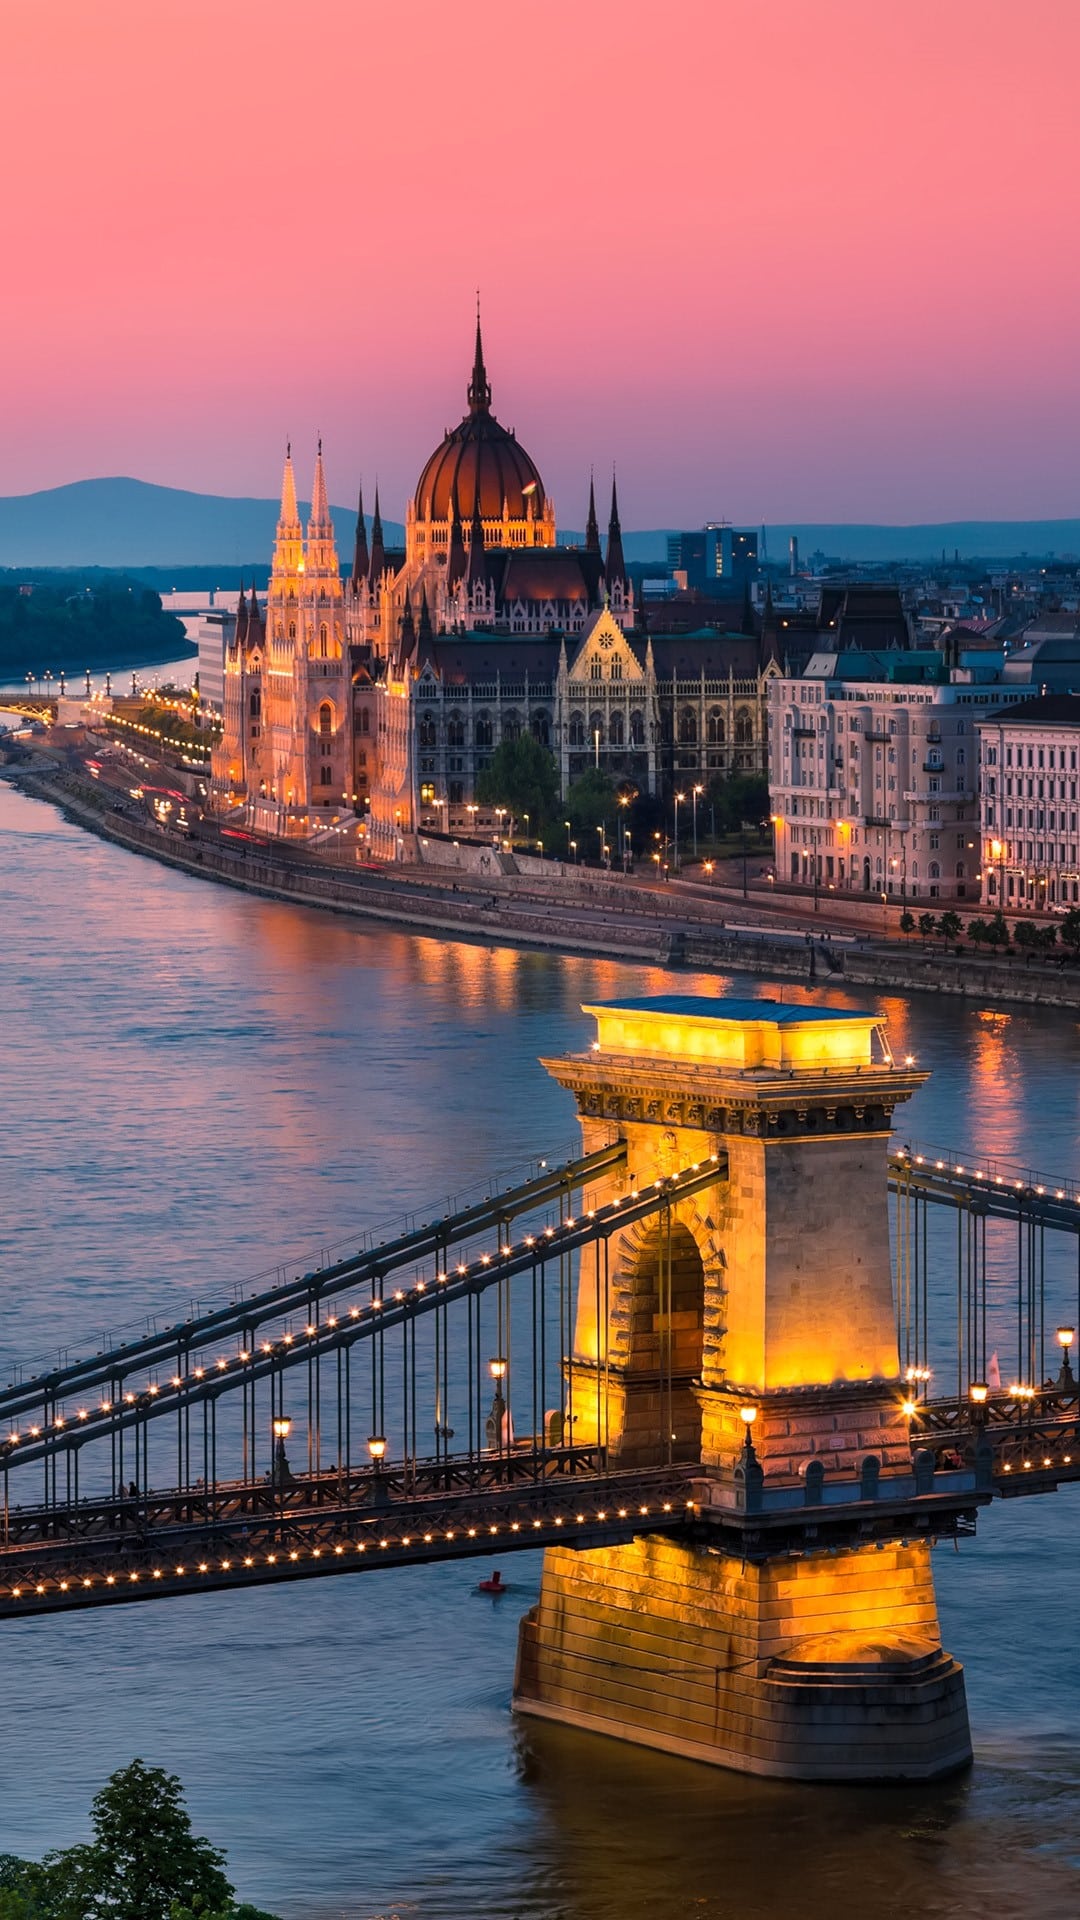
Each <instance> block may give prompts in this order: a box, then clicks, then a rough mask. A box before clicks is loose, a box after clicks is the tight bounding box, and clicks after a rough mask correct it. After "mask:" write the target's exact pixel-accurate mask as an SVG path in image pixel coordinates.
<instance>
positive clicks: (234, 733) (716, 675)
mask: <svg viewBox="0 0 1080 1920" xmlns="http://www.w3.org/2000/svg"><path fill="white" fill-rule="evenodd" d="M775 671H776V670H775V668H772V669H765V670H763V667H762V649H761V643H760V639H759V638H758V637H757V636H756V635H754V634H753V633H750V634H748V633H747V632H745V631H744V632H743V633H741V634H736V635H722V634H720V633H719V632H718V630H717V629H716V628H715V627H709V628H706V629H704V630H702V632H700V633H698V634H680V635H652V634H649V633H647V632H646V631H645V629H644V624H643V622H642V621H641V618H640V610H639V608H638V606H637V603H636V598H635V593H634V589H633V585H632V583H631V581H630V580H629V578H628V575H627V571H626V566H625V561H624V557H623V544H622V530H621V525H620V520H619V507H618V497H617V493H616V488H615V483H614V481H613V482H612V493H611V511H610V516H609V522H608V534H607V543H606V548H605V547H603V546H602V544H601V538H600V528H599V523H598V520H597V514H596V503H595V497H594V492H593V488H592V485H591V484H590V488H589V509H588V516H587V525H586V533H585V541H584V545H582V546H579V547H569V546H559V545H558V544H557V540H556V522H555V507H554V502H553V501H552V499H551V496H550V494H549V493H548V492H547V490H546V488H545V486H544V483H543V480H542V478H541V475H540V472H539V469H538V468H537V466H536V465H535V463H534V461H533V460H532V459H531V458H530V456H529V454H528V453H526V451H525V449H524V448H523V447H522V446H521V444H520V443H519V441H518V440H517V438H516V436H515V434H514V433H513V432H512V431H511V430H510V429H508V428H506V427H504V426H502V425H501V423H500V422H499V420H498V419H497V418H496V416H495V414H494V412H493V411H492V405H491V385H490V382H489V380H488V377H487V370H486V367H485V364H484V354H483V344H482V340H481V335H480V326H479V322H478V323H477V329H476V347H475V356H474V362H473V369H472V377H471V380H470V382H469V387H468V412H467V413H466V415H465V417H464V419H463V420H462V421H461V422H460V424H459V425H458V426H457V427H455V428H454V429H453V431H452V432H450V433H448V434H446V435H445V437H444V439H443V440H442V442H441V444H440V445H439V446H438V447H437V448H436V450H435V452H434V453H433V454H432V455H431V458H430V459H429V460H428V461H427V462H426V464H425V466H424V468H423V471H422V473H421V475H420V479H419V482H418V484H417V488H416V493H415V495H414V497H413V499H412V500H411V501H410V502H409V505H408V509H407V513H406V520H405V547H404V551H394V550H392V549H390V548H388V547H387V545H386V541H385V537H384V531H383V523H382V514H381V507H380V502H379V497H378V493H376V496H375V510H374V514H373V517H372V522H371V532H370V540H369V536H368V527H367V522H366V519H365V516H364V511H363V499H362V498H361V500H360V503H359V512H358V517H357V530H356V545H355V550H354V554H353V561H352V567H351V571H350V574H349V577H348V579H347V580H344V581H343V580H342V577H341V568H340V565H339V562H338V556H337V551H336V547H335V544H334V533H333V526H332V523H331V519H330V510H329V506H328V503H327V492H326V483H325V478H324V474H323V464H322V449H321V443H320V449H319V454H318V457H317V460H316V468H315V481H314V486H313V490H312V509H311V518H310V520H309V523H308V527H307V531H306V535H305V533H304V530H303V529H302V527H301V524H300V518H299V512H298V507H297V499H296V486H295V479H294V475H293V468H292V460H291V457H289V456H288V455H287V457H286V462H285V477H284V483H283V486H282V500H281V513H280V518H279V521H278V530H277V542H276V545H275V550H274V561H273V569H272V574H271V580H270V589H269V594H268V600H267V607H266V613H265V620H264V618H263V616H262V614H261V612H260V609H259V607H258V603H257V600H256V599H255V597H254V595H253V596H252V597H251V599H250V600H244V599H243V597H242V602H241V617H240V619H239V620H238V623H237V632H236V636H235V638H234V640H233V642H232V643H231V644H230V646H229V648H228V651H227V656H226V662H225V715H224V731H223V735H222V740H221V743H220V745H219V746H218V747H217V748H216V749H215V752H214V756H213V766H212V785H213V796H214V804H215V806H216V807H217V809H218V810H219V811H220V812H229V811H232V810H242V812H243V815H244V817H245V818H246V819H247V820H248V821H249V822H250V823H251V824H252V825H253V826H255V827H256V828H257V829H259V830H261V831H264V832H270V833H275V834H310V833H312V832H316V831H318V830H319V829H321V828H325V827H326V826H328V825H330V824H333V822H334V821H335V820H336V819H340V817H341V815H342V812H343V810H345V809H349V810H355V812H356V813H358V814H364V815H366V816H367V822H368V829H367V830H368V839H369V844H370V846H371V848H372V850H373V851H375V852H377V853H380V854H383V855H385V856H386V857H389V858H401V857H404V856H406V855H407V853H408V851H409V844H410V836H411V835H413V834H414V833H415V832H416V831H417V830H418V828H420V827H421V826H425V827H428V828H430V829H432V830H437V829H439V828H442V829H443V830H445V831H455V830H456V831H461V832H466V831H468V829H469V827H470V825H471V824H472V823H473V822H474V821H475V815H476V808H475V803H474V799H473V796H474V792H475V785H476V781H477V778H478V777H479V775H480V774H481V773H482V772H483V770H484V769H485V767H486V766H487V765H488V764H489V763H490V760H491V756H492V754H493V752H494V751H495V749H496V747H497V746H498V745H499V743H500V741H502V740H505V739H509V738H513V737H515V736H516V735H518V734H520V733H522V732H523V731H529V732H531V733H532V734H533V735H534V736H535V737H536V738H537V739H538V740H539V741H540V742H541V743H542V744H543V745H545V746H546V747H549V748H550V750H551V751H552V753H553V754H554V755H555V758H556V760H557V763H558V766H559V771H560V777H561V782H562V787H563V791H564V792H565V790H566V788H567V786H568V785H569V784H570V783H571V782H572V781H573V780H574V779H576V778H577V777H578V776H579V775H580V774H581V773H582V772H583V771H584V770H585V769H586V768H587V767H589V766H591V765H596V766H599V767H601V768H602V769H603V770H604V771H605V772H607V773H609V774H610V775H611V776H612V777H613V778H614V779H616V780H618V781H626V782H628V783H632V784H633V785H635V786H637V787H638V788H640V789H642V790H644V791H646V792H649V793H656V792H659V791H661V790H662V789H665V788H667V787H669V786H670V785H671V784H673V783H674V782H677V781H679V780H687V779H694V778H695V777H698V776H700V777H701V778H702V779H703V780H704V779H707V778H708V777H709V776H710V775H713V774H716V773H724V772H728V771H732V770H735V769H740V770H747V771H750V770H755V771H761V770H763V767H764V744H763V743H764V738H765V726H764V689H765V684H766V679H767V677H768V674H769V672H775Z"/></svg>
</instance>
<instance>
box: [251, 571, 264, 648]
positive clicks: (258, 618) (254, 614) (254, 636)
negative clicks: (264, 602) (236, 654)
mask: <svg viewBox="0 0 1080 1920" xmlns="http://www.w3.org/2000/svg"><path fill="white" fill-rule="evenodd" d="M264 637H265V636H264V633H263V620H262V614H261V613H260V612H259V595H258V592H257V591H256V588H255V585H254V582H252V587H251V602H250V605H249V606H248V616H247V643H248V646H249V647H256V646H258V644H259V641H260V640H262V639H263V638H264Z"/></svg>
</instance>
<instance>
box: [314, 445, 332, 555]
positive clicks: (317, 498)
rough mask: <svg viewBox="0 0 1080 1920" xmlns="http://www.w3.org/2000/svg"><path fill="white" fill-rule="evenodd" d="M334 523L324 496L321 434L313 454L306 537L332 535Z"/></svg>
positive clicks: (324, 482)
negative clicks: (313, 469)
mask: <svg viewBox="0 0 1080 1920" xmlns="http://www.w3.org/2000/svg"><path fill="white" fill-rule="evenodd" d="M333 531H334V523H333V521H332V520H331V518H330V502H329V500H328V499H327V497H326V475H325V473H324V472H323V458H322V435H321V434H320V436H319V444H318V451H317V452H316V455H315V478H314V480H313V481H312V485H311V518H310V520H309V521H308V538H309V539H311V538H312V536H323V537H324V536H326V535H327V534H329V535H331V536H332V535H333Z"/></svg>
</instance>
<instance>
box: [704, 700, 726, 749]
mask: <svg viewBox="0 0 1080 1920" xmlns="http://www.w3.org/2000/svg"><path fill="white" fill-rule="evenodd" d="M707 724H708V736H707V737H708V742H709V745H710V747H722V746H723V744H724V734H725V727H724V716H723V713H722V712H721V710H720V708H719V707H710V708H709V718H708V723H707Z"/></svg>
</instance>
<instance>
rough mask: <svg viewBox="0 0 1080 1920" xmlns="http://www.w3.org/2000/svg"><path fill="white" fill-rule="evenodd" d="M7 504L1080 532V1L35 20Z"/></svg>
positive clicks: (18, 214) (29, 17) (110, 2)
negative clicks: (522, 474) (507, 476)
mask: <svg viewBox="0 0 1080 1920" xmlns="http://www.w3.org/2000/svg"><path fill="white" fill-rule="evenodd" d="M3 64H4V108H3V114H2V116H0V152H2V157H3V180H4V183H5V186H4V194H3V199H2V203H0V206H2V211H0V233H2V235H3V259H4V277H5V282H6V285H5V292H4V298H3V302H2V305H0V331H2V337H3V343H4V363H5V371H6V375H7V378H6V379H5V382H4V404H3V432H2V435H0V491H2V492H9V493H21V492H26V491H29V490H30V489H32V488H35V487H43V486H53V485H58V484H60V483H62V482H64V481H67V480H74V479H80V478H84V477H86V476H88V475H92V474H106V473H129V474H135V475H138V476H139V477H141V478H143V479H147V480H156V481H161V482H164V483H167V484H171V485H178V486H187V487H193V488H196V489H199V490H205V491H210V492H220V493H257V494H266V493H270V492H273V491H274V490H275V487H276V483H277V478H278V474H279V470H280V455H281V450H282V443H283V441H284V439H285V436H286V434H288V433H291V435H292V437H293V442H294V445H295V447H296V449H297V452H298V456H299V460H300V463H301V467H302V469H304V468H306V466H307V464H308V461H309V457H310V449H311V447H312V444H313V441H314V436H315V433H316V431H317V430H318V429H320V428H321V430H322V432H323V435H324V438H325V446H326V457H327V465H328V471H329V478H330V482H331V493H332V496H333V498H334V499H335V500H338V501H348V500H350V499H351V498H352V496H353V494H354V491H355V487H356V483H357V480H358V478H359V477H360V476H361V475H362V476H363V478H364V481H365V484H366V486H367V487H368V488H370V487H372V486H373V483H374V480H375V476H376V474H378V476H379V479H380V483H381V488H382V494H383V501H384V504H385V506H386V508H387V510H388V512H390V513H392V514H394V515H395V516H400V515H401V513H402V511H403V509H404V504H405V500H406V497H407V495H408V494H409V492H410V491H411V489H412V487H413V485H414V484H415V480H416V476H417V474H418V472H419V469H420V467H421V464H422V462H423V460H424V458H425V457H426V455H427V454H428V453H429V452H430V450H431V448H432V447H433V446H434V444H435V443H436V441H437V440H438V438H439V436H440V434H441V432H442V431H443V429H444V428H445V427H446V426H448V425H451V424H452V423H453V422H454V421H456V420H457V419H458V417H459V416H460V414H461V412H462V411H463V409H464V393H465V385H466V381H467V377H468V364H469V360H470V357H471V332H472V309H473V297H474V294H473V290H474V288H475V287H476V286H477V285H479V286H480V288H481V289H482V297H483V311H484V331H485V343H486V347H487V357H488V370H489V373H490V376H491V379H492V383H493V386H494V403H495V408H496V411H497V412H498V413H499V415H500V417H501V418H502V419H503V420H504V421H505V422H506V424H508V425H512V426H515V427H516V428H517V430H518V433H519V436H520V438H521V439H522V440H523V442H524V443H525V444H526V445H527V446H528V448H529V450H530V452H531V453H532V454H533V456H534V457H535V459H536V460H537V462H538V464H539V466H540V468H541V471H542V473H543V475H544V478H545V481H546V483H547V485H548V487H549V489H550V490H551V491H552V492H553V493H554V496H555V501H556V505H557V508H558V512H559V518H560V521H561V522H562V523H563V524H567V525H573V524H578V525H580V524H581V523H582V521H583V515H584V496H585V493H586V489H587V485H588V469H589V465H590V462H591V463H594V464H595V467H596V470H597V473H598V475H605V476H606V474H607V472H608V470H609V468H610V465H611V462H612V460H615V461H617V463H618V468H619V475H620V497H621V500H622V504H623V520H624V524H626V525H627V526H638V527H642V526H650V525H652V526H655V525H657V524H668V525H671V524H680V523H681V524H684V525H685V524H689V525H693V524H695V523H700V522H701V521H702V520H703V519H705V518H706V517H716V516H719V515H721V514H723V515H726V516H728V517H730V518H732V519H735V520H737V521H744V522H746V523H748V524H751V525H752V524H754V523H755V522H757V521H759V520H762V519H770V520H784V519H801V520H812V519H825V520H832V519H847V520H867V519H881V520H901V521H903V520H916V519H938V518H953V517H955V518H961V517H975V516H990V517H992V516H999V517H1035V516H1051V515H1071V514H1076V513H1078V512H1080V418H1078V405H1077V402H1078V397H1080V395H1078V388H1080V371H1078V369H1080V356H1078V353H1077V340H1078V335H1080V311H1078V309H1080V297H1078V295H1080V249H1078V246H1077V237H1076V236H1077V214H1078V207H1077V200H1078V183H1080V160H1078V149H1077V112H1078V107H1077V101H1078V97H1080V5H1077V4H1076V0H901V4H894V5H888V4H886V3H885V0H680V4H679V5H677V6H665V7H660V6H656V5H650V6H648V7H645V6H643V5H642V4H641V3H640V0H544V3H543V4H541V5H532V6H528V7H513V6H508V5H506V4H502V5H490V4H487V0H472V3H471V4H470V0H464V4H458V5H448V4H447V3H446V0H410V3H409V4H408V5H405V4H402V0H397V3H396V4H395V0H377V3H376V0H150V3H148V0H94V3H93V4H92V5H91V4H88V0H7V3H6V5H5V8H4V28H3Z"/></svg>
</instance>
